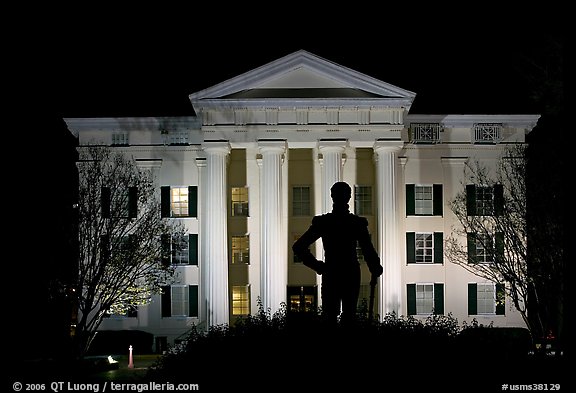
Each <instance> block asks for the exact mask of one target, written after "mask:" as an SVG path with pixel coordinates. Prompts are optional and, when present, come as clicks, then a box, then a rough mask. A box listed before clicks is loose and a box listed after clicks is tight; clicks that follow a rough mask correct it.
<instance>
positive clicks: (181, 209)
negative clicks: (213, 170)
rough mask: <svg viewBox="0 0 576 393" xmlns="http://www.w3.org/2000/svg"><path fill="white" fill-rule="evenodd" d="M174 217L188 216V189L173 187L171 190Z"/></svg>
mask: <svg viewBox="0 0 576 393" xmlns="http://www.w3.org/2000/svg"><path fill="white" fill-rule="evenodd" d="M170 198H171V207H172V215H173V216H174V217H185V216H187V215H188V187H172V188H171V189H170Z"/></svg>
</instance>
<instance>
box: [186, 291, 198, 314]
mask: <svg viewBox="0 0 576 393" xmlns="http://www.w3.org/2000/svg"><path fill="white" fill-rule="evenodd" d="M188 308H189V310H188V316H189V317H197V316H198V285H188Z"/></svg>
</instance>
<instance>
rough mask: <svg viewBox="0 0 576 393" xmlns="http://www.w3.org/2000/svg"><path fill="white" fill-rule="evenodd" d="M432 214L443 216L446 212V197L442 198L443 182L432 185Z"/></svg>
mask: <svg viewBox="0 0 576 393" xmlns="http://www.w3.org/2000/svg"><path fill="white" fill-rule="evenodd" d="M432 198H433V200H432V206H433V211H432V214H433V215H435V216H441V215H443V214H444V208H443V206H444V199H443V198H442V184H434V185H433V186H432Z"/></svg>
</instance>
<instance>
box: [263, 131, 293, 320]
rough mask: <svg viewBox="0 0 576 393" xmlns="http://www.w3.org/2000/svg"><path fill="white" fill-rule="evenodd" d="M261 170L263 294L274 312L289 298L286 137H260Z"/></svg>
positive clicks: (266, 302)
mask: <svg viewBox="0 0 576 393" xmlns="http://www.w3.org/2000/svg"><path fill="white" fill-rule="evenodd" d="M258 147H259V148H260V154H261V155H262V160H261V165H262V166H261V172H260V209H261V211H260V220H261V226H260V247H261V252H260V258H261V269H260V278H261V283H260V295H261V300H262V306H263V307H264V310H270V312H271V313H274V312H276V311H278V310H279V309H280V306H281V304H282V303H285V302H286V287H287V285H288V260H287V254H286V252H285V249H286V247H285V243H286V241H287V239H286V238H285V236H283V235H284V233H285V232H284V222H283V221H284V220H283V216H284V214H283V211H284V210H283V207H284V205H283V201H282V195H283V192H282V163H283V160H284V153H285V152H286V142H285V141H259V142H258Z"/></svg>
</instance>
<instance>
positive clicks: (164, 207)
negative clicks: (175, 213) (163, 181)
mask: <svg viewBox="0 0 576 393" xmlns="http://www.w3.org/2000/svg"><path fill="white" fill-rule="evenodd" d="M160 206H161V216H162V217H170V186H162V187H160Z"/></svg>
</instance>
